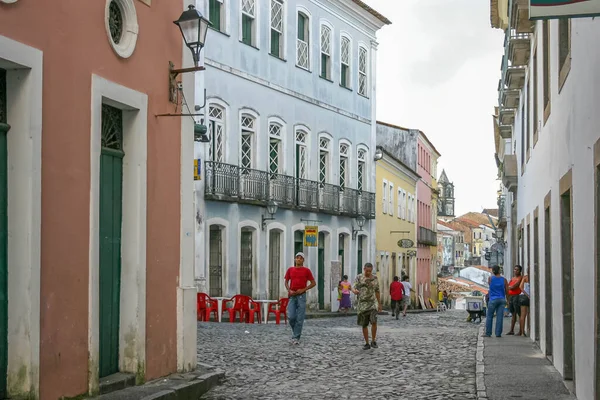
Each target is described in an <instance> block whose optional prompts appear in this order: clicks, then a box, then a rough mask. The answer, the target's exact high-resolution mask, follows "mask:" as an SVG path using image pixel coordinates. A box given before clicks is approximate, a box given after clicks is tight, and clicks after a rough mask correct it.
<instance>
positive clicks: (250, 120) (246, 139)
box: [240, 114, 256, 168]
mask: <svg viewBox="0 0 600 400" xmlns="http://www.w3.org/2000/svg"><path fill="white" fill-rule="evenodd" d="M240 126H241V128H242V132H241V146H240V148H241V155H240V166H241V167H242V168H252V166H253V165H254V138H255V133H256V119H255V118H254V117H253V116H252V115H250V114H242V117H241V121H240Z"/></svg>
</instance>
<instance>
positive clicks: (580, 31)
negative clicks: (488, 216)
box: [505, 18, 600, 400]
mask: <svg viewBox="0 0 600 400" xmlns="http://www.w3.org/2000/svg"><path fill="white" fill-rule="evenodd" d="M557 24H558V23H557V21H556V20H552V21H551V22H550V27H551V34H550V46H551V50H550V66H551V82H552V85H551V88H552V89H551V114H550V116H549V118H548V121H547V122H546V123H545V124H544V122H543V108H542V93H543V91H542V82H541V81H539V82H538V85H539V86H538V88H539V90H538V93H539V94H540V95H539V96H540V97H539V104H538V107H539V110H540V111H539V112H538V115H539V118H540V120H541V121H540V125H539V126H540V127H541V131H540V134H539V140H538V142H537V143H536V144H535V147H534V148H533V149H532V153H531V159H530V160H529V161H528V162H527V164H526V167H525V171H524V173H523V174H522V175H521V167H520V165H519V191H518V195H517V202H518V210H517V223H520V222H521V221H522V220H524V219H526V218H527V216H528V215H531V223H532V228H531V229H532V240H531V248H529V249H527V251H528V252H529V253H530V257H531V259H533V234H534V232H533V212H534V210H535V209H536V207H539V213H540V214H539V215H540V219H539V246H540V254H539V261H540V283H541V287H540V290H539V296H540V299H542V300H541V301H540V304H541V305H542V309H541V310H540V311H541V315H540V326H541V332H540V343H541V347H542V351H546V346H545V340H546V332H545V329H544V327H545V322H546V318H547V317H546V315H545V312H544V303H545V302H547V301H549V298H550V296H549V295H550V294H549V293H548V292H547V291H546V290H545V287H544V281H545V275H546V272H545V265H546V263H547V260H546V257H545V254H544V253H545V252H544V248H545V240H544V232H545V229H546V221H545V218H544V212H543V210H544V198H545V196H546V195H547V194H548V193H549V192H550V193H551V195H550V198H551V240H552V243H551V264H552V290H551V291H552V295H553V297H552V320H553V323H552V327H553V331H552V334H553V350H554V355H553V363H554V366H555V367H556V368H557V369H558V371H559V372H561V373H563V371H564V368H563V362H564V354H563V336H564V326H563V319H562V318H563V313H565V312H566V311H565V310H563V304H562V296H561V293H562V283H563V279H562V273H561V252H562V251H563V250H562V248H563V245H562V244H561V230H560V207H559V195H560V193H559V181H560V179H561V178H562V177H563V176H564V175H565V174H566V173H567V172H568V171H569V170H571V171H572V184H573V186H572V205H573V208H572V216H573V220H572V226H573V229H572V237H573V279H574V287H575V289H574V291H575V296H574V297H573V301H574V308H575V312H574V325H575V343H576V346H575V363H576V365H575V371H576V391H577V397H578V398H579V399H583V400H587V399H590V400H591V399H594V398H596V395H595V394H594V391H593V390H594V381H595V371H594V368H593V366H594V365H596V364H595V360H594V351H590V349H595V348H596V346H597V343H596V340H595V328H594V321H595V320H596V318H597V317H596V313H595V311H594V310H595V307H594V305H595V304H596V298H595V293H596V292H597V288H596V285H595V282H596V279H597V276H596V272H595V268H594V265H595V260H596V257H595V253H594V252H595V250H594V237H595V231H594V223H593V222H592V221H593V220H592V218H593V217H592V216H594V215H597V214H596V211H595V210H594V152H593V149H594V144H595V143H596V141H597V140H598V138H599V134H598V128H597V127H598V126H599V125H600V114H599V113H598V112H597V105H598V102H599V101H600V98H599V95H598V93H600V77H599V76H598V73H597V71H598V59H599V57H600V50H599V49H598V46H597V45H596V43H595V41H594V39H593V38H596V37H598V35H600V23H599V22H598V21H597V20H593V19H590V18H584V19H573V20H572V21H571V24H572V25H571V40H572V42H571V70H570V72H569V75H568V77H567V80H566V82H565V84H564V86H563V88H562V90H561V91H560V93H559V89H558V85H557V82H558V53H557V51H555V50H554V49H557V48H558V40H557V39H558V36H557ZM540 28H541V23H540V22H538V23H537V29H538V31H540ZM537 38H538V43H537V46H538V67H539V70H538V74H537V75H538V76H543V75H542V72H543V71H542V68H543V65H542V62H541V60H542V53H541V51H542V50H541V48H542V40H541V33H540V34H539V35H537ZM532 54H533V53H532ZM520 120H521V118H520V115H517V117H516V121H517V124H516V125H515V129H514V132H515V133H516V134H520V132H521V126H520V122H519V121H520ZM526 121H527V119H526ZM518 138H519V137H518ZM519 139H520V138H519ZM516 142H517V154H518V160H519V164H520V152H521V151H523V149H522V148H521V140H517V141H516ZM532 144H533V141H532ZM512 251H513V252H514V251H515V249H514V248H513V249H512ZM505 270H506V268H505ZM532 277H533V270H532ZM533 290H534V296H535V293H536V289H535V288H534V289H533ZM534 312H535V311H534ZM533 321H534V315H532V328H533V326H534V324H533ZM531 337H533V335H531ZM597 361H598V360H596V362H597Z"/></svg>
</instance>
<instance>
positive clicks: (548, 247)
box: [544, 194, 554, 357]
mask: <svg viewBox="0 0 600 400" xmlns="http://www.w3.org/2000/svg"><path fill="white" fill-rule="evenodd" d="M549 200H550V194H548V206H547V207H546V209H545V210H544V221H545V224H544V260H545V263H544V299H545V304H546V310H545V313H544V314H545V316H546V324H545V325H546V326H545V330H546V340H545V343H546V356H548V357H552V354H553V351H554V349H553V339H552V297H553V296H552V235H551V232H552V230H551V228H552V223H551V220H550V218H551V216H550V203H549Z"/></svg>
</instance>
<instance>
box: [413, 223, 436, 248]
mask: <svg viewBox="0 0 600 400" xmlns="http://www.w3.org/2000/svg"><path fill="white" fill-rule="evenodd" d="M417 243H419V244H424V245H427V246H437V234H436V233H435V232H434V231H432V230H431V229H427V228H424V227H422V226H420V227H419V230H418V232H417Z"/></svg>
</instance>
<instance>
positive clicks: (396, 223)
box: [375, 150, 419, 304]
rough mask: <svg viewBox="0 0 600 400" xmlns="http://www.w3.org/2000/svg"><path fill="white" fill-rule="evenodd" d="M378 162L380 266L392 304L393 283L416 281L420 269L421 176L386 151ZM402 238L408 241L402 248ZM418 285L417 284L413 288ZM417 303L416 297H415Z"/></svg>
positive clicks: (386, 300) (384, 290)
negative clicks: (418, 245)
mask: <svg viewBox="0 0 600 400" xmlns="http://www.w3.org/2000/svg"><path fill="white" fill-rule="evenodd" d="M382 151H383V158H382V159H380V160H379V161H377V163H376V179H377V191H376V204H377V205H376V217H375V218H376V219H375V223H376V230H377V234H376V239H375V248H376V256H377V257H376V263H377V265H376V266H377V274H378V276H379V279H380V285H381V289H382V293H383V297H382V300H383V302H384V303H386V304H388V303H389V302H390V300H391V299H390V294H389V293H390V283H391V282H392V281H393V278H394V276H398V277H399V278H400V279H402V275H404V274H408V275H409V277H410V278H411V280H412V277H414V276H415V274H414V271H415V268H416V262H415V259H416V251H415V250H416V242H417V236H416V228H415V226H416V221H417V207H416V204H417V200H416V198H417V196H416V194H417V189H416V187H417V180H418V179H419V175H417V173H416V172H415V171H413V170H412V169H410V168H409V167H407V166H406V165H405V164H403V163H402V162H401V161H399V160H398V159H396V158H395V157H394V156H393V155H391V154H390V153H388V152H387V151H385V150H382ZM402 239H409V240H410V242H409V241H408V240H405V241H404V243H402V245H403V246H407V247H401V246H400V245H399V242H400V241H401V240H402ZM413 286H414V285H413ZM413 304H415V303H414V297H413Z"/></svg>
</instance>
